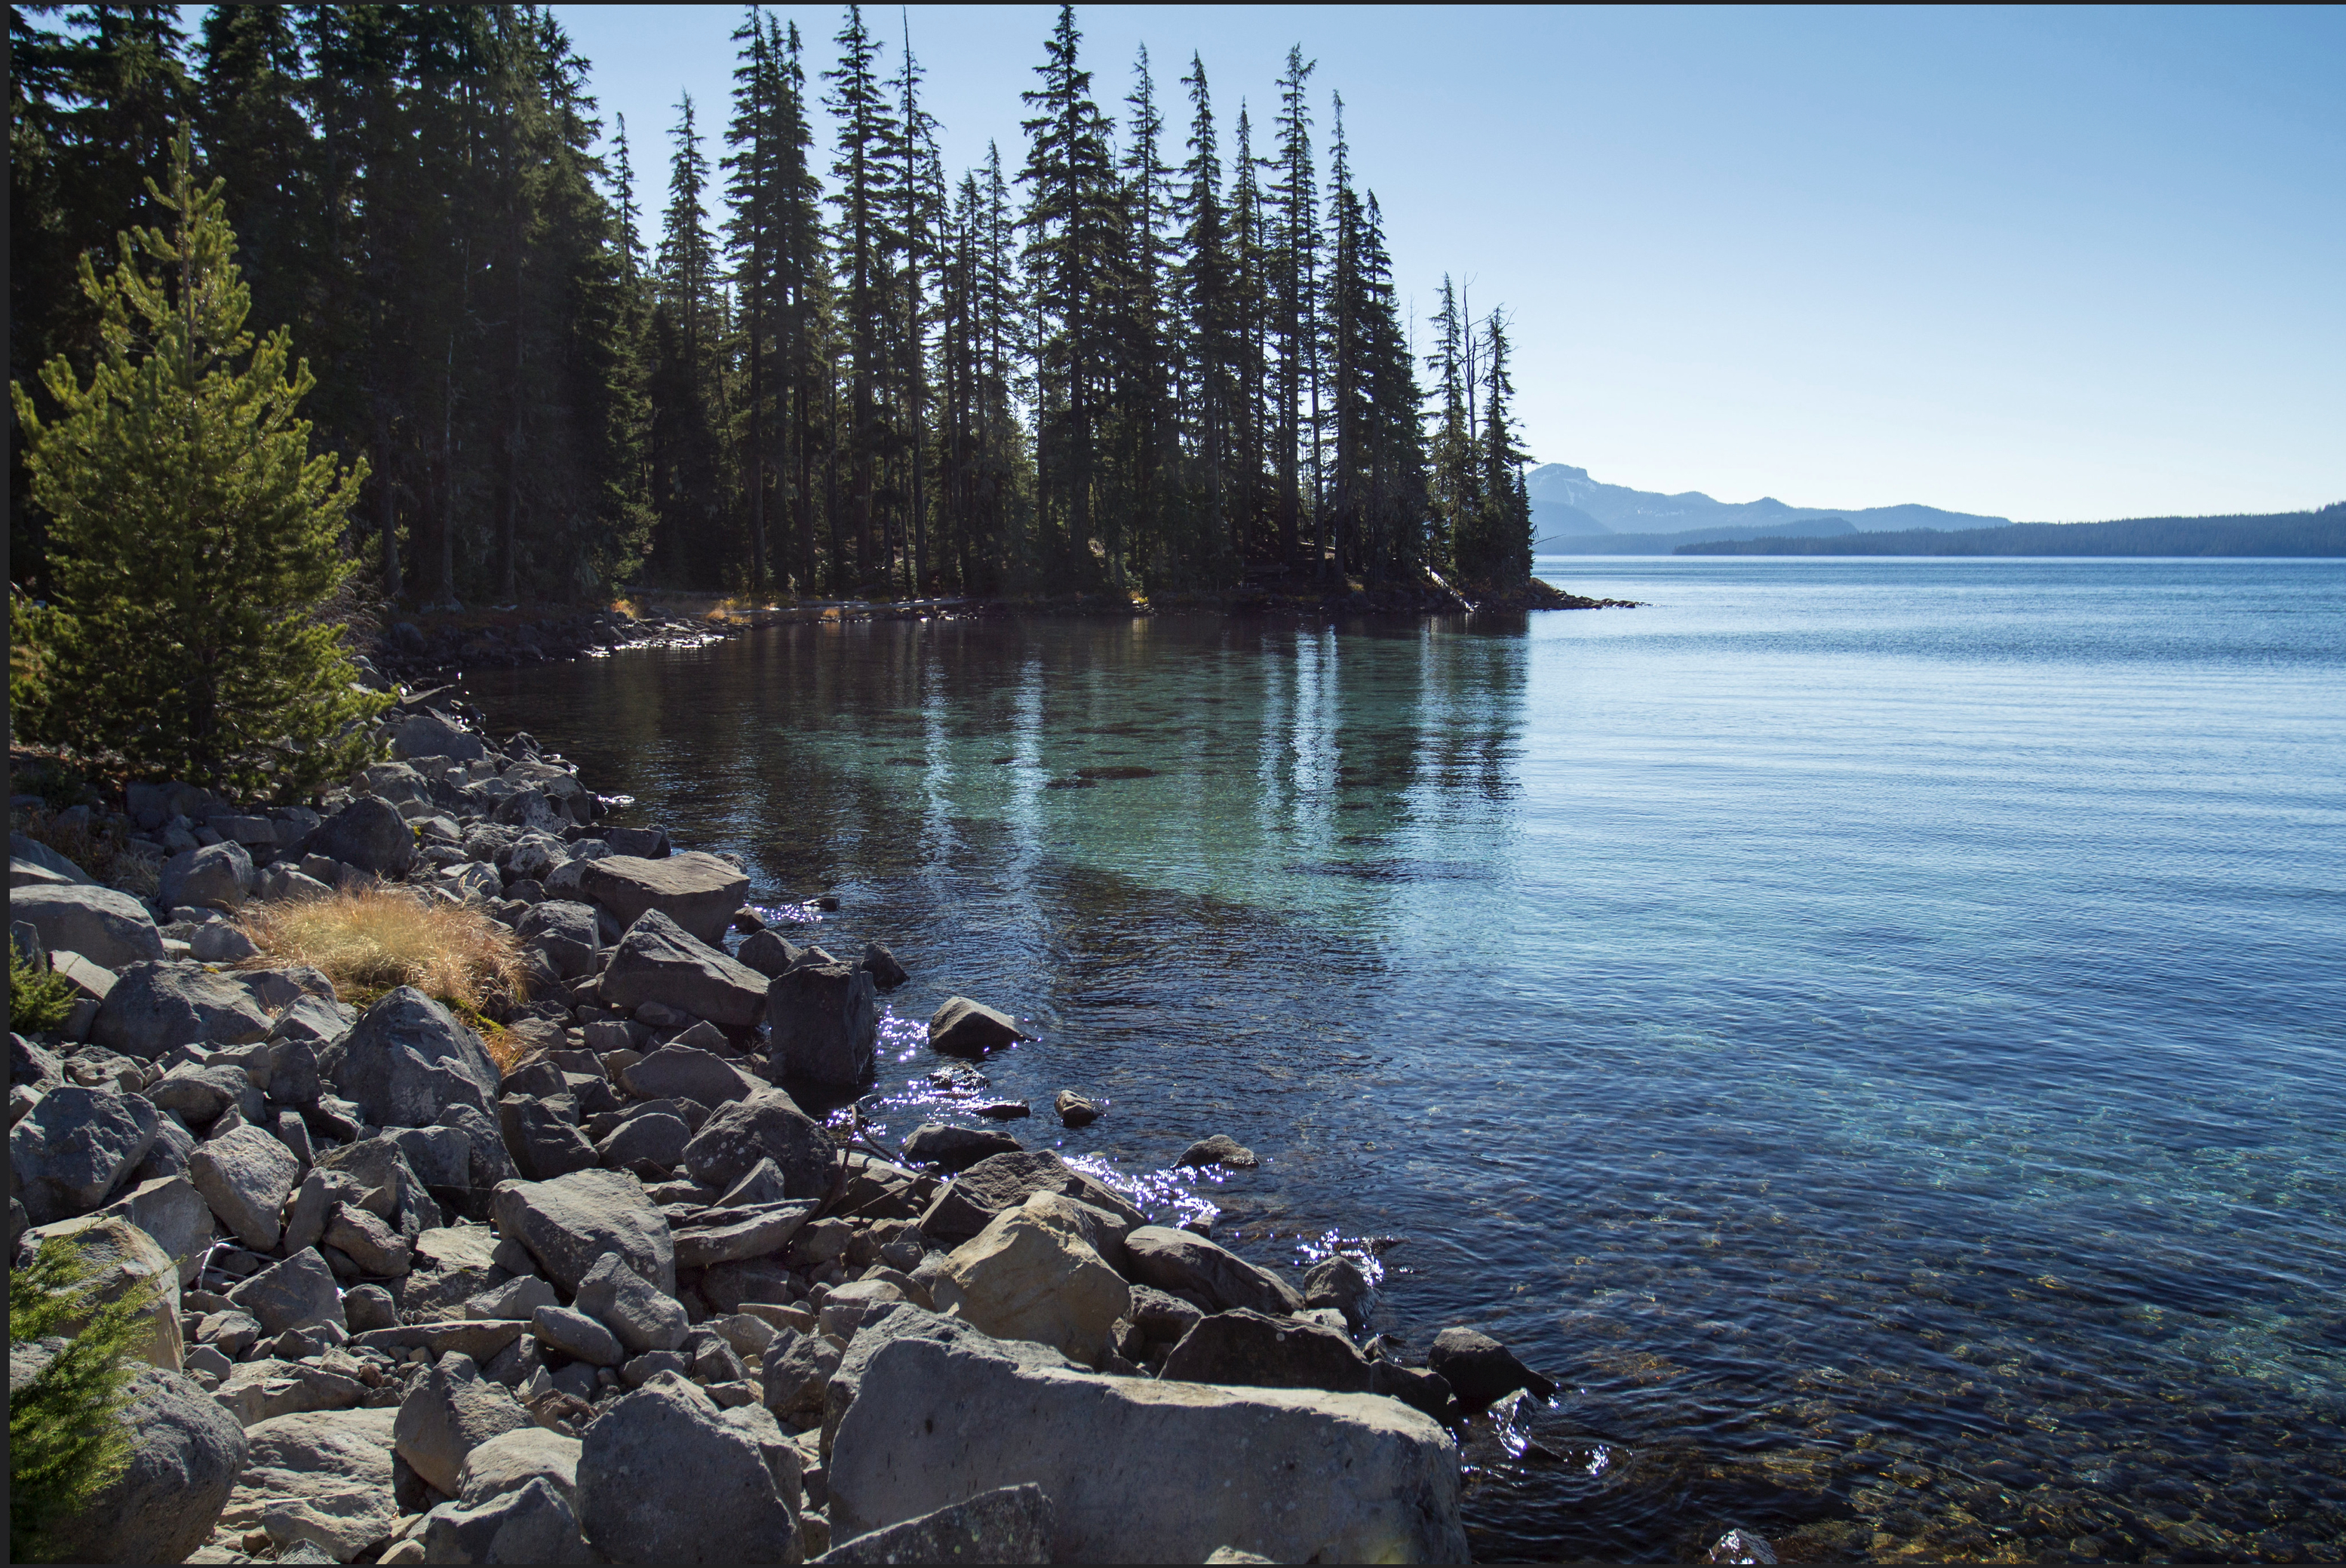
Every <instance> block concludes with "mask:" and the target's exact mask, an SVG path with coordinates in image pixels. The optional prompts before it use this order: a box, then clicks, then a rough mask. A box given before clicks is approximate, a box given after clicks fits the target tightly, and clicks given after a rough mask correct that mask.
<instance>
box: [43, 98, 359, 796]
mask: <svg viewBox="0 0 2346 1568" xmlns="http://www.w3.org/2000/svg"><path fill="white" fill-rule="evenodd" d="M192 156H193V154H192V148H191V141H190V137H189V134H188V132H187V131H186V130H185V129H184V128H182V130H181V132H180V134H179V138H178V141H177V143H176V144H175V147H174V150H173V154H172V163H171V172H170V182H171V183H170V186H169V188H168V191H167V190H165V189H164V188H161V187H159V186H158V187H156V188H153V189H152V191H151V192H150V194H151V196H152V198H153V199H154V200H155V202H156V204H157V205H158V207H160V208H162V209H165V210H166V211H167V212H168V213H169V214H171V215H172V217H173V219H174V222H173V225H172V228H171V229H170V230H169V231H168V232H166V231H165V230H163V229H150V228H142V229H138V230H136V231H134V232H133V233H129V234H126V235H124V236H122V238H121V240H120V250H119V258H118V260H117V265H116V266H115V268H114V270H112V271H111V272H109V273H108V274H107V277H106V278H105V279H104V280H100V279H99V278H98V276H97V270H96V269H95V268H93V267H92V266H90V265H89V264H88V263H87V261H85V262H84V264H83V267H82V287H83V289H84V290H86V291H87V293H88V295H89V297H90V299H91V300H92V302H93V303H94V304H95V305H96V306H97V309H98V311H99V313H100V317H101V321H102V327H101V340H100V341H101V343H102V345H103V358H102V359H101V360H100V361H99V362H98V364H97V368H96V371H95V373H94V374H93V376H92V378H91V381H90V382H89V384H88V385H87V387H84V386H83V385H82V384H81V383H80V380H79V378H78V377H77V376H76V374H75V373H74V371H73V368H72V366H71V365H70V364H69V363H68V362H67V361H66V360H65V359H64V357H63V356H59V357H58V358H56V359H53V360H51V361H49V363H48V364H47V365H46V366H45V367H43V371H42V383H43V385H44V387H45V388H46V391H47V392H48V394H49V396H50V398H51V399H53V400H54V402H55V404H56V407H57V409H58V410H59V412H58V414H57V416H56V418H54V419H51V420H44V419H43V418H42V417H41V416H40V415H39V413H38V412H36V409H35V407H34V404H33V400H32V398H31V397H30V396H29V395H27V393H26V390H25V388H24V387H23V385H22V384H21V383H17V382H11V383H10V386H9V391H10V394H11V396H12V398H13V400H14V402H15V409H16V417H17V420H18V422H19V423H20V424H21V425H22V426H23V428H24V431H25V445H26V466H27V467H28V468H29V469H30V471H31V473H32V476H33V484H32V493H33V500H34V502H35V504H37V505H38V506H39V507H40V508H41V509H42V510H43V512H45V513H46V514H47V515H48V516H49V517H50V519H52V524H53V528H54V533H53V535H52V570H53V572H54V574H55V578H56V596H55V604H54V606H53V610H52V613H51V615H50V616H47V617H46V624H45V625H44V626H42V627H41V633H42V635H43V637H44V640H45V642H46V647H44V648H43V649H42V653H43V656H44V663H45V665H46V689H44V690H41V691H37V692H33V691H25V692H16V693H12V696H14V697H15V699H16V703H17V708H16V723H17V725H18V727H19V729H20V732H23V733H30V734H38V735H41V736H44V737H46V738H49V739H52V740H54V741H56V742H58V743H60V744H62V745H64V746H65V747H66V748H69V749H71V750H73V751H75V752H76V753H79V754H81V755H83V756H97V755H99V754H101V753H105V752H113V753H116V754H117V755H119V756H120V757H121V758H122V759H123V760H124V761H125V762H126V763H127V764H128V766H129V768H130V769H132V770H133V771H134V772H135V773H138V774H139V775H142V776H146V777H172V778H180V779H187V780H189V782H192V783H195V784H198V785H200V786H203V787H205V788H209V789H224V790H227V791H230V792H233V793H235V794H237V795H240V796H244V797H247V798H250V797H253V796H259V795H262V794H268V795H272V796H274V797H276V798H279V799H292V798H295V797H298V796H301V795H304V794H308V793H310V792H311V791H313V790H314V789H317V788H318V787H319V786H321V784H323V783H324V782H326V781H327V780H329V779H335V778H338V777H340V776H342V775H343V774H345V773H348V772H349V771H350V770H351V769H352V768H353V767H355V766H356V765H358V764H359V763H360V762H362V761H363V760H365V759H367V758H368V757H369V756H370V755H371V754H372V739H371V736H370V733H369V731H368V729H367V728H366V726H367V721H369V720H370V719H372V718H373V716H374V715H375V714H376V713H378V712H380V711H382V708H383V707H384V705H385V704H386V703H387V702H388V701H389V698H388V697H382V696H376V695H370V694H363V693H360V692H357V691H354V690H353V689H352V682H353V679H354V677H355V671H354V670H353V669H352V667H351V664H350V662H349V659H348V657H347V656H346V655H345V653H344V651H343V647H342V628H341V627H340V626H336V625H333V624H331V622H328V621H326V620H324V619H322V618H321V614H320V608H321V605H322V604H323V603H324V602H325V600H326V599H327V598H328V597H329V596H331V595H332V594H333V593H334V591H335V589H336V588H337V587H338V586H339V585H341V584H342V581H343V579H344V578H345V577H347V576H348V575H349V574H350V571H351V565H350V563H349V562H348V561H346V560H345V559H343V557H342V555H341V553H340V550H339V547H338V546H339V539H340V535H341V534H342V528H343V526H344V524H345V521H346V517H347V514H348V513H349V510H350V507H351V505H352V502H353V501H355V500H356V499H357V495H358V489H359V486H360V484H362V482H363V480H364V477H365V470H364V465H363V463H359V464H354V465H353V466H352V467H351V468H349V469H343V470H341V471H340V472H339V473H338V472H337V469H338V466H339V465H338V464H337V463H335V462H334V460H333V459H332V457H331V456H318V457H311V455H310V425H309V424H308V423H307V422H306V421H303V420H301V419H299V418H298V417H296V413H295V410H296V408H297V407H298V405H299V404H300V402H301V399H302V397H303V396H305V395H306V394H307V393H308V392H309V391H310V389H311V386H312V385H313V384H314V381H313V378H312V377H311V374H310V371H309V367H308V365H307V364H306V363H305V364H301V365H300V366H298V367H295V368H294V369H293V371H292V373H291V376H290V377H289V376H288V374H287V368H288V361H289V359H290V357H291V339H290V335H289V334H288V333H287V332H285V331H282V330H280V331H277V332H275V333H273V334H271V335H270V336H269V337H268V338H265V339H263V340H261V341H260V342H259V344H258V345H257V346H256V344H255V342H254V340H253V338H252V337H251V335H250V334H249V333H248V332H246V331H244V323H245V318H246V315H247V313H248V311H250V303H251V296H250V290H247V289H246V288H245V286H244V284H243V282H242V281H241V280H240V277H239V274H238V270H237V269H236V267H235V266H234V264H233V263H232V262H231V261H230V253H231V251H232V249H233V248H234V245H235V236H234V234H233V232H232V231H231V230H230V228H229V225H228V221H227V219H226V217H225V215H224V212H223V203H222V200H221V198H220V182H219V181H218V180H215V181H213V182H212V183H211V184H210V185H209V186H208V187H203V188H199V187H198V186H197V185H196V184H195V182H194V178H193V176H192V174H191V173H190V172H189V164H190V162H191V161H192ZM143 263H151V264H152V270H149V269H148V266H147V265H145V264H143ZM248 356H250V357H249V358H248ZM240 361H241V362H240ZM22 632H23V628H21V627H20V628H19V635H22ZM28 699H29V700H28Z"/></svg>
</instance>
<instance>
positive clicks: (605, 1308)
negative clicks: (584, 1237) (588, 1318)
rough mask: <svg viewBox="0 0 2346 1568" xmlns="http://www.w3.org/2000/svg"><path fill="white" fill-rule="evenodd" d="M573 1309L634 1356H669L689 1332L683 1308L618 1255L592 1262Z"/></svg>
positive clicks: (573, 1303)
mask: <svg viewBox="0 0 2346 1568" xmlns="http://www.w3.org/2000/svg"><path fill="white" fill-rule="evenodd" d="M571 1304H572V1305H573V1306H575V1307H576V1308H577V1309H578V1310H579V1311H581V1312H586V1313H589V1314H591V1315H592V1316H593V1317H594V1318H595V1319H596V1320H597V1321H598V1322H600V1323H601V1324H602V1325H603V1326H604V1327H605V1328H607V1329H610V1330H611V1332H612V1333H614V1334H616V1335H617V1336H618V1339H619V1343H620V1344H622V1345H624V1346H625V1347H626V1348H627V1349H628V1350H629V1351H630V1352H632V1353H633V1354H636V1355H642V1354H644V1353H646V1352H648V1351H655V1350H673V1349H677V1348H678V1346H680V1345H682V1344H683V1343H684V1341H685V1339H686V1336H687V1335H688V1333H689V1332H690V1329H691V1324H690V1322H689V1321H688V1319H687V1318H686V1316H685V1310H684V1308H683V1306H682V1305H681V1304H680V1303H678V1301H677V1300H676V1298H674V1297H673V1296H670V1295H668V1294H667V1293H665V1292H663V1291H662V1290H660V1289H659V1288H657V1287H656V1286H654V1285H653V1284H651V1283H650V1282H649V1281H648V1280H647V1279H646V1278H644V1277H643V1276H642V1275H640V1274H637V1272H636V1271H635V1270H634V1269H633V1268H629V1267H627V1264H626V1263H625V1262H623V1261H621V1259H620V1258H619V1257H618V1256H617V1254H616V1253H614V1254H607V1255H606V1256H604V1257H600V1258H597V1260H596V1262H595V1265H594V1267H593V1268H589V1269H588V1270H587V1271H586V1276H585V1278H581V1279H580V1280H579V1281H578V1289H577V1292H576V1295H575V1296H574V1297H573V1298H572V1303H571Z"/></svg>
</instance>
